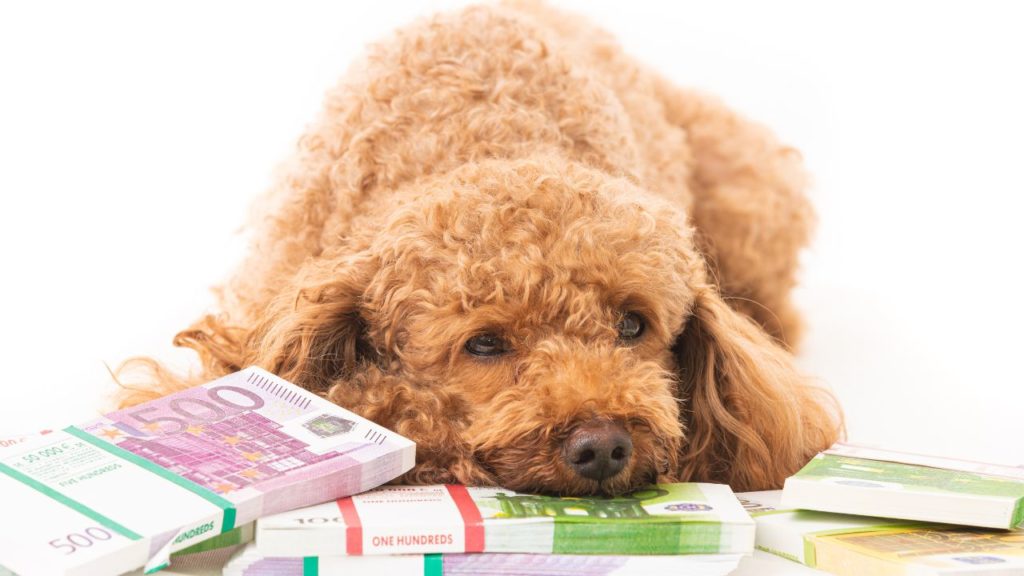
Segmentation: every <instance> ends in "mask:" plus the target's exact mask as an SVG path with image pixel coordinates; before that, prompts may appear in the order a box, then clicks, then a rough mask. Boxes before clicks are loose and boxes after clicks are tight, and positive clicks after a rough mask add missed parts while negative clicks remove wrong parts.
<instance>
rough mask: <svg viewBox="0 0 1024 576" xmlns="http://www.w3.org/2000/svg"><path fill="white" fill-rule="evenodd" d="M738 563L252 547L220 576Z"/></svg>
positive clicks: (574, 573)
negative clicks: (267, 552)
mask: <svg viewBox="0 0 1024 576" xmlns="http://www.w3.org/2000/svg"><path fill="white" fill-rule="evenodd" d="M741 558H742V555H740V554H689V555H679V556H594V555H568V554H404V555H399V554H396V555H387V556H320V557H316V556H307V557H304V558H289V557H279V558H274V557H269V558H268V557H265V556H263V555H262V554H260V552H259V550H258V549H257V548H256V546H255V545H253V544H250V545H249V546H247V547H246V548H244V549H243V550H242V551H241V552H238V553H237V554H236V555H235V556H234V557H233V558H232V559H231V561H230V562H229V563H228V564H227V566H225V568H224V576H350V575H353V574H387V575H388V576H492V575H493V576H508V575H510V574H515V575H517V576H612V575H614V576H651V575H654V574H686V575H687V576H722V575H724V574H729V573H730V572H732V571H733V570H735V569H736V566H737V565H738V564H739V561H740V559H741Z"/></svg>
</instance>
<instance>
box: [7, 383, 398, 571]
mask: <svg viewBox="0 0 1024 576" xmlns="http://www.w3.org/2000/svg"><path fill="white" fill-rule="evenodd" d="M414 457H415V445H414V444H413V443H412V442H411V441H410V440H408V439H406V438H403V437H401V436H399V435H398V434H395V433H394V432H392V431H390V430H387V429H385V428H382V427H380V426H378V425H376V424H374V423H372V422H369V421H368V420H365V419H363V418H360V417H359V416H357V415H355V414H353V413H351V412H349V411H347V410H345V409H343V408H340V407H338V406H336V405H334V404H332V403H331V402H328V401H326V400H324V399H322V398H320V397H318V396H316V395H315V394H311V393H309V392H307V391H305V390H303V389H301V388H299V387H297V386H295V385H293V384H290V383H288V382H286V381H284V380H282V379H280V378H278V377H277V376H274V375H273V374H270V373H268V372H265V371H263V370H261V369H259V368H248V369H246V370H243V371H241V372H237V373H235V374H232V375H229V376H226V377H224V378H221V379H219V380H216V381H213V382H210V383H208V384H205V385H202V386H197V387H195V388H191V389H188V390H184V391H182V392H179V393H177V394H174V395H171V396H167V397H164V398H160V399H157V400H154V401H152V402H149V403H146V404H143V405H140V406H135V407H133V408H129V409H125V410H121V411H117V412H112V413H110V414H107V415H106V416H104V417H102V418H99V419H98V420H95V421H92V422H87V423H85V424H82V425H79V426H68V427H67V428H64V429H63V430H54V431H49V432H44V433H40V434H35V435H30V436H24V437H21V438H16V439H7V440H6V441H5V442H3V443H2V445H0V511H2V513H3V515H4V521H3V522H2V523H0V525H2V528H0V574H5V573H11V572H13V573H15V574H19V575H21V576H34V575H37V574H38V575H63V574H121V573H124V572H127V571H129V570H134V569H137V568H145V570H146V571H147V572H153V571H156V570H159V569H161V568H163V567H165V566H167V565H168V563H169V562H170V555H171V553H172V552H175V551H178V550H181V549H184V548H187V547H190V546H193V545H195V544H197V543H201V542H203V541H205V540H208V539H211V538H214V537H217V536H218V535H221V534H225V533H231V531H232V529H233V528H235V527H236V526H243V525H245V524H247V523H251V522H252V521H254V520H256V519H257V518H260V517H263V516H267V515H270V514H275V513H279V512H284V511H288V510H293V509H296V508H301V507H305V506H309V505H312V504H317V503H320V502H325V501H331V500H334V499H336V498H339V497H341V496H346V495H349V494H357V493H360V492H364V491H366V490H369V489H371V488H374V487H376V486H379V485H381V484H383V483H385V482H387V481H388V480H391V479H393V478H395V477H397V476H399V475H401V474H402V473H404V472H405V471H407V470H409V469H411V468H412V466H413V464H414Z"/></svg>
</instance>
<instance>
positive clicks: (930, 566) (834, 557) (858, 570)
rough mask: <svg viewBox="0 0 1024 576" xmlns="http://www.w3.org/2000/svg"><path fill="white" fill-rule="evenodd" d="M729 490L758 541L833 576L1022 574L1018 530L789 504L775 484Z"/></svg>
mask: <svg viewBox="0 0 1024 576" xmlns="http://www.w3.org/2000/svg"><path fill="white" fill-rule="evenodd" d="M737 496H738V497H739V498H740V501H741V503H743V504H744V506H745V507H747V509H748V510H749V511H750V513H751V516H753V517H754V521H755V522H756V523H757V540H756V546H757V548H758V549H760V550H764V551H765V552H770V553H772V554H775V555H778V556H782V557H783V558H788V559H789V560H793V561H795V562H800V563H801V564H805V565H807V566H810V567H812V568H818V569H820V570H826V571H828V572H830V573H833V574H838V575H840V576H860V575H862V574H886V575H891V576H901V575H907V576H939V575H944V576H953V575H962V574H976V575H979V576H981V575H985V574H991V575H993V576H994V575H1010V574H1024V530H994V529H983V528H972V527H967V526H952V525H947V524H934V523H925V522H913V521H908V520H895V519H887V518H872V517H870V516H852V515H846V514H834V513H829V512H816V511H810V510H795V509H790V508H785V507H782V506H781V502H780V501H781V499H782V493H781V491H770V492H746V493H740V494H737Z"/></svg>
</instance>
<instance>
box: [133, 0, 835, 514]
mask: <svg viewBox="0 0 1024 576" xmlns="http://www.w3.org/2000/svg"><path fill="white" fill-rule="evenodd" d="M803 187H804V177H803V173H802V170H801V160H800V156H799V154H798V153H797V152H796V151H794V150H793V149H791V148H787V147H785V146H782V145H780V144H778V143H777V142H776V140H775V139H774V138H773V136H772V135H771V134H770V133H769V132H768V131H766V130H765V129H763V128H761V127H759V126H756V125H754V124H751V123H749V122H748V121H746V120H744V119H742V118H740V117H738V116H736V115H735V114H734V113H732V112H730V111H729V110H728V109H726V108H725V107H723V106H722V105H721V104H719V103H718V102H717V101H715V100H713V99H710V98H708V97H706V96H703V95H700V94H696V93H694V92H690V91H686V90H681V89H679V88H677V87H675V86H673V85H671V84H669V83H668V82H666V81H665V80H664V79H662V78H661V77H660V76H658V75H657V74H655V73H654V72H652V71H651V70H648V69H647V68H645V67H643V66H642V65H640V64H639V63H637V62H635V61H633V60H632V59H630V58H629V57H628V56H626V55H625V54H624V53H623V51H622V50H621V49H620V48H619V47H618V46H617V44H616V43H615V41H614V40H613V39H612V38H610V37H609V36H608V35H607V34H606V33H604V32H602V31H601V30H598V29H596V28H594V27H593V26H591V25H588V24H586V23H583V22H581V21H580V20H579V19H578V18H577V17H575V16H571V15H567V14H562V13H558V12H556V11H554V10H551V9H550V8H547V7H545V6H539V5H533V4H528V5H502V6H485V7H472V8H468V9H465V10H463V11H461V12H458V13H455V14H446V15H441V16H437V17H435V18H432V19H430V20H427V21H423V22H420V23H417V24H415V25H413V26H411V27H409V28H406V29H404V30H402V31H400V32H398V33H396V34H395V36H394V37H393V38H391V39H389V40H388V41H386V42H383V43H381V44H379V45H376V46H374V47H372V48H371V49H370V51H369V54H368V55H367V56H366V57H365V60H364V61H362V62H361V63H360V64H359V65H357V66H355V67H353V69H352V70H351V71H350V72H349V73H348V74H347V75H346V77H345V78H344V80H343V81H342V82H341V84H340V85H339V86H338V87H337V88H335V89H334V90H333V91H331V92H330V93H329V95H328V97H327V101H326V107H325V110H324V112H323V114H322V115H321V116H320V118H319V120H317V121H316V122H315V123H314V124H313V125H312V126H311V127H310V129H309V130H308V132H307V133H306V134H305V135H304V136H303V137H302V139H301V141H300V145H299V150H298V153H297V154H296V156H295V157H294V159H293V160H292V162H291V163H290V164H288V165H287V166H286V167H285V169H284V171H283V174H282V175H281V176H280V178H279V181H278V182H277V184H276V186H275V187H274V189H273V190H272V193H271V194H270V196H269V197H268V202H267V205H266V206H265V209H264V211H263V213H262V216H261V217H260V218H259V219H258V222H257V228H256V236H255V238H256V241H255V245H254V246H253V248H252V251H251V254H250V255H249V256H248V258H247V260H246V261H245V262H244V264H243V266H242V267H241V269H240V270H238V272H237V273H236V274H235V275H234V277H233V278H232V279H231V280H230V281H229V282H228V283H227V285H226V286H224V287H223V288H222V290H221V292H220V301H221V310H219V311H218V313H217V314H215V315H208V316H206V317H204V318H202V319H201V320H199V321H198V322H197V323H195V324H194V325H193V326H192V327H190V328H189V329H187V330H185V331H183V332H181V333H179V334H178V335H177V337H176V338H175V343H176V344H177V345H180V346H187V347H189V348H192V349H194V350H195V351H197V352H198V353H199V356H200V358H201V360H202V370H201V372H198V373H195V374H192V375H191V376H189V377H179V376H176V375H174V374H172V373H170V372H168V371H167V370H165V369H163V368H162V367H160V366H159V365H158V364H156V363H155V362H151V361H146V360H136V361H134V362H130V363H129V366H132V365H134V366H136V367H139V366H140V365H142V366H143V367H146V368H148V369H149V371H148V375H147V379H148V380H147V381H146V382H145V383H143V384H140V385H137V386H132V387H130V389H129V390H127V391H126V393H125V394H124V396H123V397H122V398H121V400H122V403H123V404H132V403H137V402H141V401H144V400H146V399H148V398H151V397H153V396H156V395H160V394H165V393H168V392H171V391H174V390H176V389H179V388H181V387H184V386H189V385H192V384H195V383H197V382H201V381H206V380H209V379H212V378H214V377H218V376H221V375H223V374H225V373H228V372H232V371H235V370H238V369H240V368H243V367H245V366H247V365H250V364H258V365H260V366H263V367H264V368H266V369H268V370H271V371H273V372H275V373H277V374H279V375H281V376H282V377H284V378H287V379H289V380H291V381H293V382H296V383H298V384H300V385H301V386H304V387H306V388H308V389H310V390H314V391H316V392H317V393H319V394H322V395H324V396H325V397H327V398H329V399H331V400H332V401H334V402H337V403H338V404H341V405H343V406H346V407H349V408H351V409H353V410H355V411H356V412H359V413H361V414H362V415H364V416H366V417H367V418H370V419H373V420H375V421H377V422H379V423H381V424H383V425H385V426H388V427H390V428H392V429H394V430H396V431H398V432H399V433H401V434H403V435H405V436H407V437H409V438H412V439H413V440H415V441H416V443H417V444H418V450H417V453H418V458H417V459H418V462H419V464H418V465H417V466H416V468H415V469H413V470H412V471H411V472H409V473H408V474H406V475H405V476H404V477H403V478H402V479H401V481H403V482H411V483H433V482H462V483H467V484H477V485H481V484H497V485H502V486H505V487H507V488H510V489H515V490H527V491H541V492H549V493H562V494H585V493H595V492H605V493H619V492H622V491H625V490H629V489H631V488H633V487H636V486H638V485H640V484H643V483H647V482H650V481H653V480H656V479H658V480H663V481H671V480H700V481H718V482H727V483H729V484H731V485H732V487H733V488H734V489H737V490H759V489H767V488H777V487H779V486H780V484H781V483H782V481H783V479H784V478H785V477H786V476H788V475H789V474H791V473H793V472H794V471H795V470H797V469H798V468H799V467H800V466H801V465H803V464H804V463H805V462H806V461H807V460H808V458H810V457H811V456H812V455H813V454H815V453H816V452H817V451H819V450H821V449H822V448H824V447H826V446H828V445H829V444H830V443H832V442H833V441H834V440H836V438H837V436H838V435H839V433H840V428H841V417H840V415H839V411H838V409H837V408H836V407H835V405H834V403H833V402H832V400H831V397H830V396H829V395H828V394H827V393H824V392H822V391H821V390H819V389H818V388H815V387H813V386H811V385H809V384H808V382H807V381H806V379H805V378H803V377H801V376H800V375H799V374H798V373H797V371H796V369H795V368H794V365H793V359H792V357H791V355H790V352H789V351H787V347H791V346H792V345H793V344H794V343H795V341H796V339H797V336H798V333H799V328H800V326H799V318H798V316H797V314H796V312H794V310H793V308H792V306H791V304H790V301H789V292H790V289H791V287H792V286H793V284H794V274H795V270H796V267H797V255H798V251H799V250H800V248H801V247H802V246H804V245H805V243H806V241H807V239H808V234H809V228H810V225H811V222H812V219H813V215H812V211H811V209H810V207H809V205H808V203H807V200H806V198H805V197H804V195H803V192H802V188H803Z"/></svg>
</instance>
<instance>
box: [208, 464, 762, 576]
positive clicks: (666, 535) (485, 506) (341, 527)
mask: <svg viewBox="0 0 1024 576" xmlns="http://www.w3.org/2000/svg"><path fill="white" fill-rule="evenodd" d="M753 544H754V523H753V520H751V518H750V516H749V515H748V514H747V513H746V512H745V511H744V509H743V507H742V506H741V505H740V504H739V502H738V500H737V499H736V497H735V495H734V494H733V493H732V491H731V490H730V489H729V487H728V486H724V485H718V484H697V483H691V484H659V485H653V486H648V487H646V488H642V489H640V490H637V491H635V492H633V493H631V494H625V495H621V496H617V497H588V498H556V497H551V496H538V495H531V494H520V493H517V492H513V491H510V490H505V489H501V488H474V487H469V488H467V487H464V486H454V485H435V486H389V487H384V488H378V489H376V490H372V491H370V492H367V493H365V494H360V495H356V496H352V497H348V498H342V499H340V500H338V501H336V502H331V503H327V504H321V505H317V506H311V507H307V508H302V509H298V510H293V511H290V512H285V513H281V514H276V515H272V516H268V517H266V518H262V519H260V520H259V521H257V523H256V541H255V543H254V544H252V545H250V546H248V547H246V548H245V549H244V550H242V551H240V552H238V554H237V555H236V556H235V557H234V558H233V559H232V560H231V562H229V563H228V566H227V567H226V568H225V574H245V575H248V576H253V575H259V574H271V573H273V574H342V573H345V574H354V573H357V572H360V571H364V570H371V571H372V570H383V571H385V572H386V573H388V574H417V575H418V574H428V575H434V574H508V573H515V574H528V575H534V574H536V575H545V574H556V575H559V574H652V573H687V574H690V573H695V574H727V573H729V572H730V571H732V570H733V569H735V567H736V564H737V563H738V561H739V559H740V557H741V556H742V555H744V554H749V553H750V552H751V551H752V549H753ZM513 567H514V569H513Z"/></svg>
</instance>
